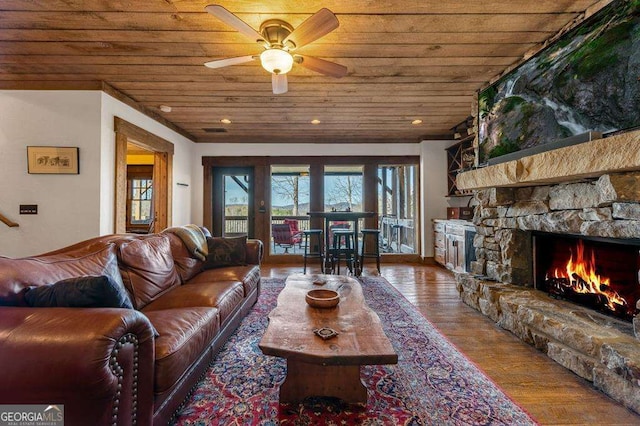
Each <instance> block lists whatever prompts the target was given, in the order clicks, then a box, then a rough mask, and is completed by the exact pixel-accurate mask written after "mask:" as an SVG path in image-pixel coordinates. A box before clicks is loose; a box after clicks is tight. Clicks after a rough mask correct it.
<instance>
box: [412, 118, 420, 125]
mask: <svg viewBox="0 0 640 426" xmlns="http://www.w3.org/2000/svg"><path fill="white" fill-rule="evenodd" d="M411 124H414V125H418V124H422V120H420V119H419V118H416V119H415V120H413V121H412V122H411Z"/></svg>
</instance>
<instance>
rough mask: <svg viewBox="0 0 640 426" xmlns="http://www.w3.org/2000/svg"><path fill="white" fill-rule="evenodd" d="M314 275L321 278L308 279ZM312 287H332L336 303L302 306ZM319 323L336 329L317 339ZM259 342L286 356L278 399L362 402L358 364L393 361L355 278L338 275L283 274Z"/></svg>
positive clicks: (266, 349)
mask: <svg viewBox="0 0 640 426" xmlns="http://www.w3.org/2000/svg"><path fill="white" fill-rule="evenodd" d="M318 279H321V280H325V281H326V283H325V284H323V285H316V284H314V283H313V281H316V280H318ZM318 288H326V289H331V290H336V291H338V293H340V303H339V304H338V306H336V307H335V308H329V309H319V308H312V307H310V306H309V305H307V303H306V302H305V295H306V293H307V291H309V290H311V289H318ZM322 327H329V328H332V329H333V330H335V331H337V332H338V333H339V334H338V335H337V336H335V337H333V338H331V339H328V340H323V339H321V338H320V337H318V336H316V335H315V334H314V330H315V329H319V328H322ZM259 347H260V349H261V350H262V352H263V353H264V354H265V355H272V356H277V357H282V358H286V359H287V377H286V379H285V381H284V383H283V384H282V386H281V387H280V402H301V401H302V400H303V399H304V398H306V397H308V396H333V397H337V398H341V399H342V400H344V401H345V402H349V403H364V404H366V402H367V388H366V387H365V386H364V385H363V384H362V381H361V380H360V366H361V365H370V364H397V362H398V355H397V354H396V352H395V351H394V350H393V347H392V346H391V342H389V339H388V338H387V336H386V335H385V334H384V331H383V329H382V325H381V322H380V318H378V315H377V314H376V313H375V312H373V311H372V310H371V309H370V308H369V307H368V306H367V305H366V303H365V301H364V296H363V294H362V288H361V287H360V283H359V282H358V281H356V280H354V279H353V278H349V277H345V276H339V275H302V274H298V275H291V276H289V277H288V278H287V281H286V285H285V287H284V289H283V290H282V292H281V293H280V295H279V296H278V304H277V306H276V308H275V309H274V310H273V311H271V313H270V314H269V325H268V327H267V329H266V331H265V333H264V336H262V339H261V340H260V344H259Z"/></svg>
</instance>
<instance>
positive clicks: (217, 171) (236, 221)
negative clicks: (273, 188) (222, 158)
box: [212, 167, 255, 238]
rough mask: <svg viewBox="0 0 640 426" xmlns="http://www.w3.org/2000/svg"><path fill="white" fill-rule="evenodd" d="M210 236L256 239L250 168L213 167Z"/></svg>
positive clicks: (252, 182) (252, 180) (252, 176)
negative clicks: (245, 236)
mask: <svg viewBox="0 0 640 426" xmlns="http://www.w3.org/2000/svg"><path fill="white" fill-rule="evenodd" d="M212 175H213V193H212V201H213V203H212V204H213V209H212V213H213V218H212V219H213V220H212V225H213V229H212V232H213V235H216V236H226V237H233V236H240V235H247V236H248V237H249V238H254V237H255V215H254V199H255V197H254V186H255V185H254V170H253V167H213V170H212Z"/></svg>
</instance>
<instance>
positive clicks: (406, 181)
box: [378, 165, 419, 253]
mask: <svg viewBox="0 0 640 426" xmlns="http://www.w3.org/2000/svg"><path fill="white" fill-rule="evenodd" d="M417 182H418V166H417V165H380V166H378V212H379V214H380V229H381V231H382V245H383V247H382V248H383V252H385V253H417V248H418V247H417V245H416V242H417V241H418V230H417V226H416V225H417V223H418V222H419V221H418V208H417V204H418V184H417Z"/></svg>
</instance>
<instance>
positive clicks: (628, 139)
mask: <svg viewBox="0 0 640 426" xmlns="http://www.w3.org/2000/svg"><path fill="white" fill-rule="evenodd" d="M631 170H640V131H633V132H627V133H623V134H620V135H616V136H611V137H609V138H605V139H597V140H594V141H590V142H585V143H581V144H578V145H572V146H568V147H564V148H558V149H554V150H552V151H546V152H542V153H540V154H535V155H531V156H528V157H524V158H520V159H518V160H513V161H508V162H505V163H501V164H496V165H493V166H487V167H484V168H480V169H476V170H471V171H468V172H463V173H460V174H458V176H457V178H456V186H457V187H458V189H460V190H471V189H484V188H493V187H514V186H531V185H537V184H543V183H562V182H571V181H576V180H580V179H585V178H593V177H599V176H601V175H603V174H606V173H615V172H624V171H631Z"/></svg>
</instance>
